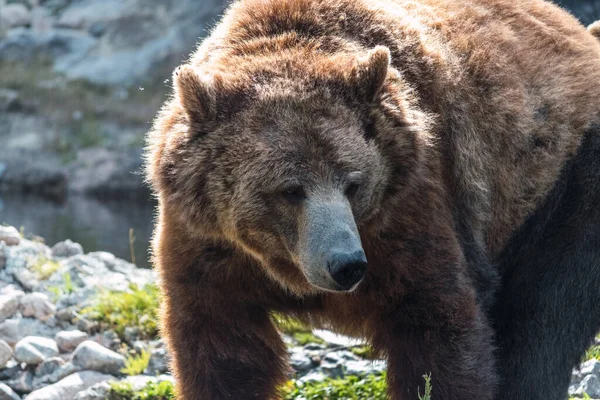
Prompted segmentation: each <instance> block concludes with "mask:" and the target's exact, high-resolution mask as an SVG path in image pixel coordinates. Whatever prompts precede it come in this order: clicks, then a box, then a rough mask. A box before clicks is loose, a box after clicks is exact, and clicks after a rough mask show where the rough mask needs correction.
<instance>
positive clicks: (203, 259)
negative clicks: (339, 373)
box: [154, 218, 287, 400]
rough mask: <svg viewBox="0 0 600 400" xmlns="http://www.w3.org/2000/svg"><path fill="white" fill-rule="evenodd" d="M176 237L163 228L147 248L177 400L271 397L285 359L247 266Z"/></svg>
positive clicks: (215, 248)
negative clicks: (151, 254)
mask: <svg viewBox="0 0 600 400" xmlns="http://www.w3.org/2000/svg"><path fill="white" fill-rule="evenodd" d="M163 219H164V218H163ZM182 237H184V236H183V235H182V234H181V232H177V229H176V228H172V227H168V226H166V224H165V223H163V224H162V226H161V228H160V229H159V230H158V234H157V237H156V238H155V240H156V241H155V247H154V252H155V266H156V268H157V270H158V272H159V275H160V279H159V286H160V289H161V294H162V301H161V335H162V337H163V338H164V339H165V340H166V343H167V346H168V349H169V352H170V354H171V357H172V360H171V369H172V371H173V374H174V376H175V380H176V392H177V399H179V400H229V399H231V400H246V399H257V400H272V399H276V398H278V396H277V388H278V387H279V385H280V384H281V383H283V382H284V381H285V369H284V368H285V365H286V356H287V353H286V348H285V344H284V343H283V341H282V340H281V337H280V335H279V333H278V332H277V330H276V329H275V327H274V326H273V323H272V321H271V319H270V318H269V315H268V311H267V310H266V308H265V307H266V306H265V303H266V301H265V299H259V298H258V297H257V294H256V288H255V286H258V285H256V284H255V282H252V281H249V280H250V279H252V274H253V270H254V268H252V267H253V266H252V265H249V264H248V260H246V259H244V257H241V256H240V255H238V254H237V253H236V252H235V250H232V249H230V248H227V247H223V246H220V245H215V244H214V243H211V244H206V243H199V242H196V241H190V242H186V241H185V240H182ZM259 289H261V290H263V291H264V290H266V289H265V285H264V284H263V285H262V286H260V287H259Z"/></svg>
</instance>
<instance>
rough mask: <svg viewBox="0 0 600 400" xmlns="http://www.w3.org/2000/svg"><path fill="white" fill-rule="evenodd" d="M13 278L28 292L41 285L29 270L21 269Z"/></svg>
mask: <svg viewBox="0 0 600 400" xmlns="http://www.w3.org/2000/svg"><path fill="white" fill-rule="evenodd" d="M13 276H14V277H15V279H16V280H17V282H19V284H21V286H23V287H24V288H25V289H27V290H35V289H37V287H38V286H39V285H40V283H39V282H38V280H37V278H36V277H35V274H34V273H33V272H31V271H30V270H28V269H25V268H19V269H16V270H15V271H14V272H13Z"/></svg>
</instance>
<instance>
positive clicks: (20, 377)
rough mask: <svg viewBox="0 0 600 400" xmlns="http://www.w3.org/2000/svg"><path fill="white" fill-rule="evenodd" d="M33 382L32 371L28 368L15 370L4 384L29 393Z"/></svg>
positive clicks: (17, 390) (16, 390)
mask: <svg viewBox="0 0 600 400" xmlns="http://www.w3.org/2000/svg"><path fill="white" fill-rule="evenodd" d="M32 382H33V372H31V371H30V370H25V371H19V372H17V373H16V374H15V375H14V376H13V377H12V378H11V379H10V380H9V381H6V382H5V383H6V385H7V386H9V387H10V388H11V389H12V390H14V391H15V392H18V393H29V392H31V391H32V390H33V386H31V383H32Z"/></svg>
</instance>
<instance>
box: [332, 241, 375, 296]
mask: <svg viewBox="0 0 600 400" xmlns="http://www.w3.org/2000/svg"><path fill="white" fill-rule="evenodd" d="M327 268H328V270H329V274H330V275H331V277H332V278H333V280H334V281H335V282H336V283H337V284H338V285H340V286H341V290H350V289H352V288H353V287H354V285H356V284H357V283H358V282H360V281H361V279H362V278H363V277H364V276H365V273H366V272H367V257H366V256H365V252H364V251H363V250H362V249H361V250H356V251H353V252H350V253H334V254H332V255H331V256H330V258H329V262H328V263H327Z"/></svg>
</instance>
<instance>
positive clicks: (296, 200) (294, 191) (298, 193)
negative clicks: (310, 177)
mask: <svg viewBox="0 0 600 400" xmlns="http://www.w3.org/2000/svg"><path fill="white" fill-rule="evenodd" d="M281 196H282V197H283V199H284V200H285V201H287V202H288V203H291V204H300V203H302V201H303V200H304V199H305V198H306V193H305V192H304V189H303V188H302V186H291V187H289V188H285V189H284V190H282V191H281Z"/></svg>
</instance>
